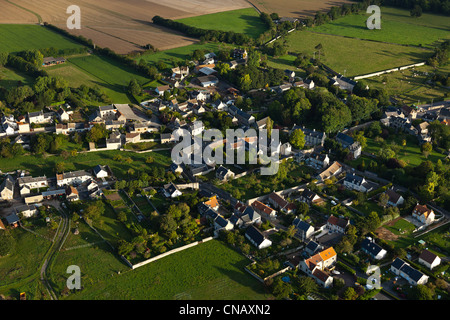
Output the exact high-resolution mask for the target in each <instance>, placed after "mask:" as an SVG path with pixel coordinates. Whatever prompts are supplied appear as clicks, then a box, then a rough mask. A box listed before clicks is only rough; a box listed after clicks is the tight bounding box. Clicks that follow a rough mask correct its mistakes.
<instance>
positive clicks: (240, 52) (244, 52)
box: [232, 48, 248, 59]
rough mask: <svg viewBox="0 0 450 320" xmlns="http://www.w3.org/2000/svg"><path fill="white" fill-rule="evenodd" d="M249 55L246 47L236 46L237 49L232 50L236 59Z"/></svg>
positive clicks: (245, 57)
mask: <svg viewBox="0 0 450 320" xmlns="http://www.w3.org/2000/svg"><path fill="white" fill-rule="evenodd" d="M247 55H248V53H247V50H245V49H239V48H236V49H233V52H232V57H233V58H235V59H247Z"/></svg>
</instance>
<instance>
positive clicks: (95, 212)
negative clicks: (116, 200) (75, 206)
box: [83, 200, 105, 221]
mask: <svg viewBox="0 0 450 320" xmlns="http://www.w3.org/2000/svg"><path fill="white" fill-rule="evenodd" d="M104 212H105V205H104V203H103V201H101V200H97V201H95V202H92V203H90V204H89V205H88V206H87V208H85V209H84V212H83V215H84V216H85V217H86V218H87V219H89V220H92V221H95V220H98V219H99V218H100V216H101V215H102V214H103V213H104Z"/></svg>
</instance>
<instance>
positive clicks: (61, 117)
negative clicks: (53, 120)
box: [56, 107, 70, 122]
mask: <svg viewBox="0 0 450 320" xmlns="http://www.w3.org/2000/svg"><path fill="white" fill-rule="evenodd" d="M56 115H57V117H58V118H59V120H60V121H61V122H67V121H69V119H70V116H69V114H68V113H67V112H66V110H64V109H63V108H61V107H60V108H59V109H58V111H57V112H56Z"/></svg>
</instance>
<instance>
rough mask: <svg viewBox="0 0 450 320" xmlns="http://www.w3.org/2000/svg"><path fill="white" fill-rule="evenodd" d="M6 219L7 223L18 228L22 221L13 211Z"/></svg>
mask: <svg viewBox="0 0 450 320" xmlns="http://www.w3.org/2000/svg"><path fill="white" fill-rule="evenodd" d="M5 220H6V223H7V225H8V226H10V227H11V228H17V227H18V226H19V223H20V218H19V217H18V216H17V214H15V213H11V214H10V215H8V216H6V218H5Z"/></svg>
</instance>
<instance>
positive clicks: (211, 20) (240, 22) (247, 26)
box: [176, 8, 267, 38]
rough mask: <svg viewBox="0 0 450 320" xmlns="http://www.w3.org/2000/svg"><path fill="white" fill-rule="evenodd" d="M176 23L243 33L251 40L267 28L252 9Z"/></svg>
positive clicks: (203, 16)
mask: <svg viewBox="0 0 450 320" xmlns="http://www.w3.org/2000/svg"><path fill="white" fill-rule="evenodd" d="M176 21H177V22H181V23H184V24H186V25H189V26H191V27H196V28H200V29H207V30H219V31H232V32H236V33H243V34H246V35H248V36H250V37H252V38H257V37H258V36H259V35H260V34H261V33H264V32H265V31H266V30H267V26H266V25H265V23H264V22H263V21H262V20H261V19H260V17H259V14H258V12H257V11H256V10H255V9H254V8H245V9H238V10H232V11H224V12H219V13H212V14H206V15H201V16H195V17H191V18H185V19H180V20H176Z"/></svg>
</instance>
